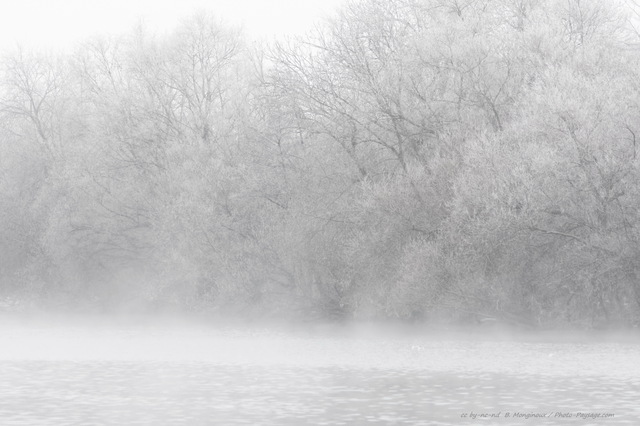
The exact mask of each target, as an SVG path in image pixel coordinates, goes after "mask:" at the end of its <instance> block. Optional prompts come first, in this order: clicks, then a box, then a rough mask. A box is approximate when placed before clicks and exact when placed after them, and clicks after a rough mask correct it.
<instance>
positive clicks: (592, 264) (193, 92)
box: [0, 0, 640, 327]
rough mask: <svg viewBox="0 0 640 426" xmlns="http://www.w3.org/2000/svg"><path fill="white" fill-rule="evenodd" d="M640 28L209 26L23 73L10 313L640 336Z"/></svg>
mask: <svg viewBox="0 0 640 426" xmlns="http://www.w3.org/2000/svg"><path fill="white" fill-rule="evenodd" d="M636 12H637V8H636V7H635V4H633V3H632V2H630V1H625V2H622V1H621V2H602V1H597V0H566V1H563V2H557V1H553V0H426V1H425V0H360V1H352V2H349V3H347V4H346V5H345V6H344V7H343V8H342V9H340V10H339V11H337V12H336V14H335V15H334V16H333V17H332V18H331V19H328V20H326V21H325V22H324V23H323V24H322V25H320V26H319V27H318V28H317V30H315V31H313V32H310V33H309V34H307V35H305V36H302V37H295V38H289V39H287V40H284V41H278V42H273V43H265V44H261V43H254V42H250V41H249V40H247V39H246V38H245V37H244V36H243V35H242V33H241V32H240V31H238V30H237V29H235V28H232V27H230V26H227V25H225V24H223V23H221V22H220V21H217V20H216V19H215V18H214V17H212V16H210V15H207V14H205V13H201V14H197V15H194V16H193V17H192V18H190V19H188V20H185V21H183V22H182V23H180V25H179V26H178V27H177V28H176V29H175V30H174V31H173V32H172V33H170V34H168V35H166V36H158V35H154V34H151V33H150V32H147V31H145V30H144V28H135V29H134V30H132V31H131V32H129V33H128V34H126V35H122V36H113V37H103V38H93V39H90V40H88V41H86V42H84V43H82V44H80V45H78V47H77V48H76V49H75V50H74V51H73V52H72V53H67V54H54V53H50V52H39V51H35V50H26V49H19V48H18V49H13V50H11V51H9V52H6V53H5V54H4V56H3V57H2V61H1V63H0V65H1V66H0V141H1V142H0V223H2V226H1V227H0V301H1V302H2V303H0V306H3V307H4V308H7V309H8V308H15V309H20V308H25V309H27V308H28V307H30V306H31V307H33V306H37V307H43V308H46V309H60V308H61V309H79V310H83V309H84V310H89V311H96V310H110V309H116V308H118V309H128V310H131V311H150V310H151V311H153V310H165V309H180V310H183V311H184V310H186V311H194V312H212V313H215V312H217V313H231V314H237V315H249V316H260V317H262V316H274V317H282V318H334V319H347V318H386V319H401V320H412V321H445V322H475V321H481V320H483V319H485V318H496V319H499V320H502V321H507V322H510V323H513V324H520V325H525V326H531V327H560V326H583V327H594V326H599V325H603V324H627V325H628V324H637V323H638V322H639V321H640V281H639V279H640V277H639V276H638V275H639V274H640V245H639V244H638V243H639V241H638V240H639V238H640V213H639V212H640V190H639V188H638V182H640V163H639V162H640V159H638V158H637V157H638V155H637V150H638V147H637V138H636V135H639V136H640V114H639V112H640V84H639V83H638V82H640V55H639V53H640V45H639V44H638V41H639V37H638V33H637V31H636V29H637V28H638V26H637V18H638V15H637V13H636Z"/></svg>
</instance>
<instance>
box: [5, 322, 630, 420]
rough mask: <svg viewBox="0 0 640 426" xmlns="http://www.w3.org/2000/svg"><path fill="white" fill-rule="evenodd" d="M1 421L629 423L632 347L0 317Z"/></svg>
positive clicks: (540, 340)
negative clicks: (9, 321) (19, 321)
mask: <svg viewBox="0 0 640 426" xmlns="http://www.w3.org/2000/svg"><path fill="white" fill-rule="evenodd" d="M0 424H1V425H218V424H220V425H261V424H262V425H280V424H282V425H305V424H309V425H322V424H326V425H329V424H331V425H341V424H342V425H354V424H355V425H357V424H378V425H385V424H406V425H520V424H522V425H536V424H545V425H555V424H558V425H571V426H573V425H581V426H584V425H638V424H640V344H639V343H638V341H637V340H636V341H629V340H624V341H622V340H613V341H597V342H596V341H589V340H588V339H583V338H571V336H566V337H565V338H554V339H546V338H544V337H543V338H539V337H536V338H532V336H527V337H526V338H520V337H518V336H515V338H514V336H508V337H507V336H495V335H491V336H487V335H482V336H478V335H477V334H470V333H466V334H464V333H456V334H450V335H434V334H433V333H430V332H424V333H423V332H416V331H415V330H414V331H413V332H411V333H404V332H399V331H398V330H393V331H390V330H386V331H385V332H377V331H375V330H372V329H366V330H353V329H352V330H349V331H345V330H339V329H338V330H322V331H315V332H304V331H300V330H296V331H291V330H285V329H283V328H273V327H271V328H268V327H262V328H261V327H251V328H240V327H209V326H202V325H200V326H186V325H181V326H176V325H167V324H165V325H163V326H150V325H148V324H147V325H135V326H133V325H123V324H120V325H117V326H114V325H109V326H107V325H104V324H102V325H96V324H91V325H88V324H84V325H77V324H75V325H70V324H64V325H61V324H39V325H35V324H28V325H24V324H23V325H15V324H14V325H5V326H3V327H0Z"/></svg>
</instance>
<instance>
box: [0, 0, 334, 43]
mask: <svg viewBox="0 0 640 426" xmlns="http://www.w3.org/2000/svg"><path fill="white" fill-rule="evenodd" d="M344 2H345V0H0V48H2V49H4V48H6V47H11V46H15V45H16V43H19V44H20V45H22V46H25V47H40V48H62V49H67V48H69V47H70V46H73V45H74V44H75V43H76V42H78V41H81V40H84V39H86V38H87V37H89V36H91V35H103V34H122V33H124V32H127V31H129V30H130V29H132V28H133V26H134V25H135V24H136V23H137V22H139V21H140V19H142V20H143V21H144V22H145V25H146V26H147V27H148V28H149V29H151V30H154V31H158V30H159V31H163V30H167V29H171V28H173V27H175V26H176V25H177V24H178V23H179V21H180V19H181V18H183V17H186V16H189V15H191V14H193V13H194V12H196V11H198V10H206V11H210V12H212V13H213V14H214V15H215V16H218V17H220V18H222V19H223V20H224V21H226V22H228V23H230V24H239V25H242V26H243V28H244V29H245V33H247V35H249V36H252V37H258V38H259V37H267V38H271V37H273V36H281V35H285V34H300V33H304V32H305V30H307V29H309V28H311V26H312V25H313V23H314V22H315V21H316V20H317V19H318V18H319V17H321V16H325V15H327V14H330V13H332V12H333V11H334V10H336V9H337V7H338V6H339V5H340V4H342V3H344Z"/></svg>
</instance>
